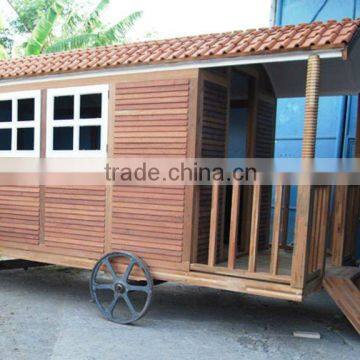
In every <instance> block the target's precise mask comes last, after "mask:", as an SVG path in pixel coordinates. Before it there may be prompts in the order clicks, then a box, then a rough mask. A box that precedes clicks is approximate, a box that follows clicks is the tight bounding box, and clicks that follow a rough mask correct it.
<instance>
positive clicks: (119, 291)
mask: <svg viewBox="0 0 360 360" xmlns="http://www.w3.org/2000/svg"><path fill="white" fill-rule="evenodd" d="M114 260H115V261H124V260H125V261H126V264H127V266H126V269H125V271H124V273H123V274H119V273H118V272H117V271H116V269H115V267H114V266H113V265H112V264H111V261H114ZM134 267H136V269H137V270H138V274H141V278H144V279H145V280H142V281H134V280H132V279H130V278H129V277H130V274H131V273H132V270H133V269H134ZM103 269H105V272H104V271H103ZM106 273H107V274H110V276H108V277H106ZM152 290H153V281H152V278H151V275H150V271H149V269H148V267H147V265H146V264H145V263H144V262H143V261H142V260H141V259H140V258H138V257H137V256H135V255H133V254H131V253H127V252H113V253H110V254H107V255H105V256H104V257H102V258H101V259H100V260H99V261H98V262H97V263H96V265H95V267H94V269H93V271H92V274H91V279H90V293H91V298H92V299H93V300H94V302H95V303H96V305H97V307H98V308H99V310H100V312H101V313H102V314H103V316H104V317H105V318H106V319H108V320H110V321H113V322H116V323H119V324H130V323H133V322H135V321H136V320H139V319H140V318H141V317H143V316H144V315H145V314H146V312H147V310H148V308H149V306H150V302H151V297H152ZM104 291H107V292H108V294H109V297H110V303H109V304H106V303H105V301H104V300H103V299H102V297H101V293H102V292H104ZM111 293H112V294H111ZM140 293H141V294H142V295H143V296H145V299H144V301H143V302H142V304H140V307H139V306H137V308H136V306H135V304H134V301H133V300H132V299H131V297H130V296H129V295H131V294H140ZM120 302H121V303H122V304H123V305H124V306H123V308H124V307H125V309H120ZM126 310H127V311H126ZM124 313H126V314H124Z"/></svg>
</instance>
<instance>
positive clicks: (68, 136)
mask: <svg viewBox="0 0 360 360" xmlns="http://www.w3.org/2000/svg"><path fill="white" fill-rule="evenodd" d="M53 135H54V140H53V149H54V150H72V149H73V138H74V129H73V128H72V127H58V128H54V133H53Z"/></svg>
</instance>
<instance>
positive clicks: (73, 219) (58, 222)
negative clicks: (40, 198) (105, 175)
mask: <svg viewBox="0 0 360 360" xmlns="http://www.w3.org/2000/svg"><path fill="white" fill-rule="evenodd" d="M104 239H105V189H104V187H81V188H80V187H78V188H77V187H47V188H46V189H45V239H44V244H45V246H47V247H51V248H56V249H57V252H58V253H59V254H61V253H67V252H68V250H75V251H76V250H77V251H78V253H77V256H79V257H82V256H84V257H91V258H92V257H93V258H97V257H99V255H100V254H102V253H103V251H104Z"/></svg>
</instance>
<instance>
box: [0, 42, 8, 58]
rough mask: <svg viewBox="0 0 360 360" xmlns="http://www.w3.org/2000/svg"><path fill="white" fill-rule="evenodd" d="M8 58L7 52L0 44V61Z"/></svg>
mask: <svg viewBox="0 0 360 360" xmlns="http://www.w3.org/2000/svg"><path fill="white" fill-rule="evenodd" d="M6 58H7V51H6V49H5V47H4V46H3V45H1V44H0V60H3V59H6Z"/></svg>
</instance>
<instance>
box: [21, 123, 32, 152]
mask: <svg viewBox="0 0 360 360" xmlns="http://www.w3.org/2000/svg"><path fill="white" fill-rule="evenodd" d="M17 150H34V128H26V129H18V131H17Z"/></svg>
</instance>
